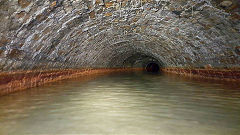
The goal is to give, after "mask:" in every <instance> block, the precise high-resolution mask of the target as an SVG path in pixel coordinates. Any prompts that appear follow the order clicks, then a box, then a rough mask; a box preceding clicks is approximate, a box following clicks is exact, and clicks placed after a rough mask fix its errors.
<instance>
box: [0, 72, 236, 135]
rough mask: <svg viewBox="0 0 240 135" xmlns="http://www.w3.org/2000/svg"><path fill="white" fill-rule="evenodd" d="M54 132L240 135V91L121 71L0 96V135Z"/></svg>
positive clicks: (227, 86) (180, 79) (179, 79)
mask: <svg viewBox="0 0 240 135" xmlns="http://www.w3.org/2000/svg"><path fill="white" fill-rule="evenodd" d="M53 134H64V135H65V134H67V135H68V134H137V135H139V134H143V135H146V134H157V135H239V134H240V87H238V84H234V85H232V84H231V85H229V84H228V85H227V84H222V83H218V82H206V81H198V80H189V79H183V78H182V77H171V76H166V75H160V74H159V75H154V74H146V73H119V74H114V75H113V74H112V75H111V74H110V75H101V76H98V77H84V78H79V79H73V80H67V81H61V82H57V83H53V84H50V85H45V86H41V87H38V88H32V89H29V90H27V91H22V92H17V93H14V94H11V95H8V96H3V97H0V135H53Z"/></svg>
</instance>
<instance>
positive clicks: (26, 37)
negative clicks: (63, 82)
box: [0, 0, 240, 71]
mask: <svg viewBox="0 0 240 135" xmlns="http://www.w3.org/2000/svg"><path fill="white" fill-rule="evenodd" d="M239 4H240V2H239V1H238V0H235V1H234V0H232V1H231V0H226V1H223V0H212V1H211V0H112V1H110V0H91V1H90V0H57V1H54V0H0V24H1V25H0V70H2V71H6V70H25V69H26V70H27V69H52V68H81V67H85V68H86V67H93V68H101V67H119V66H121V65H122V64H123V62H124V60H126V59H128V58H129V57H131V56H133V55H134V54H142V55H146V56H149V57H153V58H155V59H156V60H158V61H159V62H160V63H162V65H163V66H165V67H203V66H204V65H207V64H210V65H211V66H213V67H230V68H231V67H239V63H240V10H239V9H240V8H239V7H240V5H239Z"/></svg>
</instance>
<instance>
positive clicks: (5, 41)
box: [0, 37, 9, 46]
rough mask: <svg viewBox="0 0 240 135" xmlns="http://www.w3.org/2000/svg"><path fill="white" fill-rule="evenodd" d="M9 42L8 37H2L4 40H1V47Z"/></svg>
mask: <svg viewBox="0 0 240 135" xmlns="http://www.w3.org/2000/svg"><path fill="white" fill-rule="evenodd" d="M8 42H9V40H8V39H7V38H6V37H2V39H0V46H4V45H6V44H7V43H8Z"/></svg>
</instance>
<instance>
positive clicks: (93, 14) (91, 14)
mask: <svg viewBox="0 0 240 135" xmlns="http://www.w3.org/2000/svg"><path fill="white" fill-rule="evenodd" d="M89 16H90V18H91V19H93V18H95V17H96V15H95V12H94V11H92V12H90V13H89Z"/></svg>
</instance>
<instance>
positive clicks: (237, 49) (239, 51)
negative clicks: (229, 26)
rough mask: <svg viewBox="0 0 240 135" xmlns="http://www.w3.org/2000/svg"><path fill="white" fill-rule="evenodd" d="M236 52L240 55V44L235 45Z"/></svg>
mask: <svg viewBox="0 0 240 135" xmlns="http://www.w3.org/2000/svg"><path fill="white" fill-rule="evenodd" d="M235 52H236V54H238V55H240V46H237V47H235Z"/></svg>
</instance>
